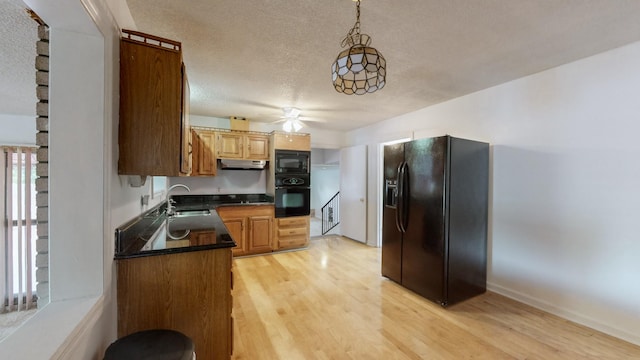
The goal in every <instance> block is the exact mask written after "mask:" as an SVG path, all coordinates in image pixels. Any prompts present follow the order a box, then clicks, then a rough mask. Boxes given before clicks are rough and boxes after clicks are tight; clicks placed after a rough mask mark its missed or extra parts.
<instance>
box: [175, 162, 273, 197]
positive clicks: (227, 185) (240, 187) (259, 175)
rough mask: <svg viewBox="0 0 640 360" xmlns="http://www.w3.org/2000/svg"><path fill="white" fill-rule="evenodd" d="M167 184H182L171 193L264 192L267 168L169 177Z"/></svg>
mask: <svg viewBox="0 0 640 360" xmlns="http://www.w3.org/2000/svg"><path fill="white" fill-rule="evenodd" d="M168 179H169V185H175V184H184V185H187V186H188V187H189V188H190V189H191V192H187V191H186V190H183V189H182V188H177V189H175V190H172V191H171V194H176V195H178V194H182V195H184V194H192V195H194V194H200V195H202V194H205V195H206V194H212V195H216V194H264V193H266V192H267V170H221V169H220V168H218V172H217V175H216V176H194V177H170V178H168Z"/></svg>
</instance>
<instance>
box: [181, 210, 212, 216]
mask: <svg viewBox="0 0 640 360" xmlns="http://www.w3.org/2000/svg"><path fill="white" fill-rule="evenodd" d="M207 215H211V210H209V209H202V210H177V211H176V212H175V213H174V214H173V215H172V216H175V217H186V216H207Z"/></svg>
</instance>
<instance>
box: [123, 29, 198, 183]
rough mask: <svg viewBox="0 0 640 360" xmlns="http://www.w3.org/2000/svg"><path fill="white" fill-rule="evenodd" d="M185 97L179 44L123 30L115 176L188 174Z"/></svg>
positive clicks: (187, 122) (186, 93)
mask: <svg viewBox="0 0 640 360" xmlns="http://www.w3.org/2000/svg"><path fill="white" fill-rule="evenodd" d="M145 41H149V42H145ZM188 93H189V86H188V82H187V77H186V72H185V69H184V66H183V64H182V52H181V44H180V43H179V42H176V41H172V40H168V39H163V38H160V37H157V36H153V35H148V34H144V33H139V32H136V31H130V30H123V37H122V39H121V40H120V121H119V128H118V145H119V152H120V154H119V158H118V173H119V174H126V175H159V176H180V175H186V174H188V173H189V171H190V169H189V166H190V164H189V137H190V134H189V128H188V124H189V116H188V111H189V106H188V104H189V94H188Z"/></svg>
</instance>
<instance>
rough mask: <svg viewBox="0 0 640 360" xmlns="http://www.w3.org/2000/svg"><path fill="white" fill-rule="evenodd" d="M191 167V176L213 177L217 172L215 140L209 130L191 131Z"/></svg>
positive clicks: (213, 134) (212, 132) (214, 136)
mask: <svg viewBox="0 0 640 360" xmlns="http://www.w3.org/2000/svg"><path fill="white" fill-rule="evenodd" d="M191 139H192V143H193V156H192V158H193V167H192V170H191V176H215V175H216V170H217V163H216V153H215V143H216V142H215V139H216V133H215V132H214V131H210V130H191Z"/></svg>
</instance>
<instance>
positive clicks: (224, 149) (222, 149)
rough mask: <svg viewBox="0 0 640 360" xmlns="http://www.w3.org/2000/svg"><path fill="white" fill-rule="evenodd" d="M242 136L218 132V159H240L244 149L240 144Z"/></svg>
mask: <svg viewBox="0 0 640 360" xmlns="http://www.w3.org/2000/svg"><path fill="white" fill-rule="evenodd" d="M242 138H243V134H241V133H234V132H218V136H217V139H216V146H217V149H218V152H217V157H218V158H219V159H242V158H243V157H244V148H243V144H242V140H243V139H242Z"/></svg>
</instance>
